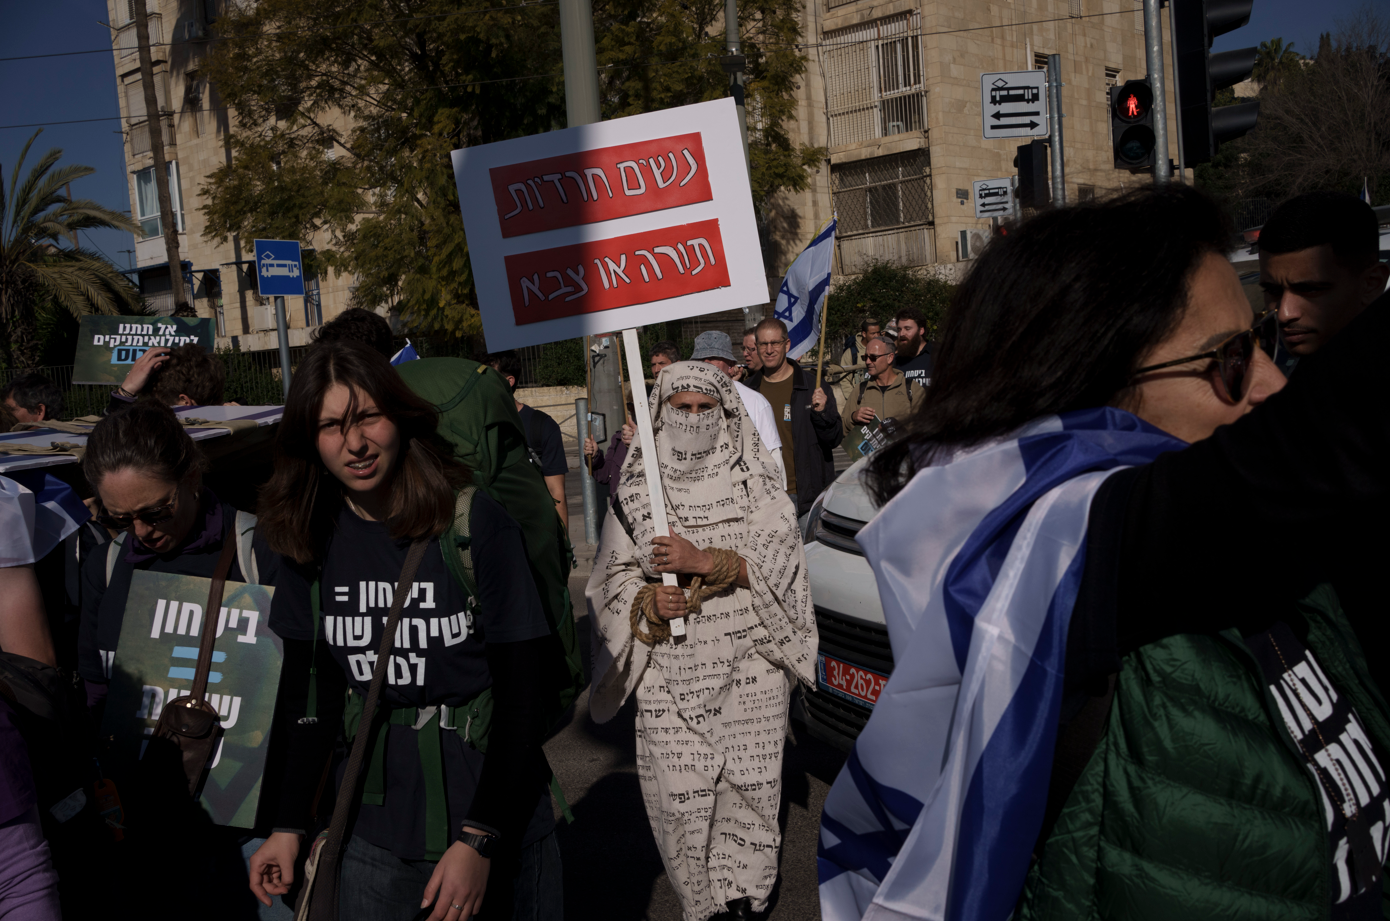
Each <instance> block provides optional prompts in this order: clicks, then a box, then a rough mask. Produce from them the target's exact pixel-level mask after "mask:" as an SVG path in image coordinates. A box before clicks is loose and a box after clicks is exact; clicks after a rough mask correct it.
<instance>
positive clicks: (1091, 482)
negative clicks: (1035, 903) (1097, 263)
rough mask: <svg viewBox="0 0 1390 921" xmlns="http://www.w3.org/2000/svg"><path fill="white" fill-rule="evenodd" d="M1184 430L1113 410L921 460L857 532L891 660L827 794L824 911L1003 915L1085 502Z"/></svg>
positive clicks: (1020, 877) (1050, 728)
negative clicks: (1168, 429) (1171, 430)
mask: <svg viewBox="0 0 1390 921" xmlns="http://www.w3.org/2000/svg"><path fill="white" fill-rule="evenodd" d="M1182 447H1184V444H1183V442H1181V441H1178V440H1177V439H1175V438H1173V437H1172V436H1170V435H1167V434H1165V433H1164V432H1162V431H1159V430H1158V429H1156V428H1154V427H1152V426H1150V425H1149V424H1147V423H1145V422H1143V421H1142V420H1140V419H1139V418H1138V417H1136V416H1133V415H1131V414H1129V413H1127V412H1123V411H1121V410H1117V409H1109V408H1105V409H1094V410H1082V411H1078V412H1074V413H1067V414H1065V415H1062V416H1049V417H1045V418H1043V419H1040V420H1038V421H1036V422H1034V423H1032V424H1030V425H1028V426H1027V427H1025V428H1024V429H1023V430H1021V431H1020V432H1019V433H1018V434H1017V435H1015V436H1014V437H1011V438H1009V439H1008V440H1005V441H999V442H994V443H991V444H988V445H985V446H983V447H978V448H973V449H969V450H966V451H961V452H958V453H957V454H955V455H953V456H951V457H948V458H943V459H941V460H940V461H939V462H938V463H937V464H935V465H933V466H931V467H928V468H926V469H924V470H921V471H919V472H918V473H917V475H916V476H914V477H913V478H912V481H911V482H910V483H908V485H907V486H906V487H905V488H904V489H903V490H902V492H901V493H899V494H898V495H897V496H895V497H894V498H893V499H892V500H891V501H890V502H888V504H887V505H885V506H884V508H883V510H882V512H881V513H880V514H879V515H878V516H877V517H875V518H874V520H873V521H871V522H870V523H869V524H868V525H866V526H865V527H864V529H863V530H862V531H860V532H859V538H858V539H859V544H860V546H861V547H863V548H864V552H865V555H866V556H867V557H868V560H869V563H870V565H871V566H872V567H873V570H874V575H875V577H876V579H877V581H878V591H879V597H880V598H881V599H882V602H883V611H884V615H885V618H886V620H887V625H888V636H889V640H890V642H891V643H892V646H893V661H894V662H895V663H896V666H895V667H894V670H893V674H892V676H891V677H890V678H889V680H888V683H887V685H885V687H884V689H883V691H882V693H881V694H880V695H879V699H878V703H877V704H875V706H874V713H873V716H872V717H871V718H870V720H869V722H868V725H867V726H866V727H865V728H864V731H863V732H862V733H861V734H860V735H859V738H858V740H857V741H856V742H855V745H854V749H853V750H852V751H851V753H850V756H849V759H848V762H847V763H846V765H845V767H844V769H843V770H842V771H841V772H840V776H839V777H838V778H837V779H836V781H835V784H834V786H833V787H832V788H831V790H830V794H829V796H828V797H827V798H826V802H825V810H824V812H823V814H822V817H821V832H820V849H819V853H818V861H817V862H818V865H819V874H820V897H821V913H822V915H823V917H824V918H825V919H826V921H849V919H859V918H865V919H894V921H901V919H935V921H1004V919H1006V918H1008V917H1009V915H1010V913H1011V912H1012V911H1013V909H1014V906H1015V904H1016V902H1017V901H1018V897H1019V894H1020V892H1021V891H1022V887H1023V881H1024V878H1025V876H1026V875H1027V872H1028V866H1029V857H1030V855H1031V853H1032V851H1033V846H1034V844H1035V842H1036V840H1037V836H1038V833H1039V831H1040V829H1041V827H1042V820H1043V810H1044V807H1045V806H1046V804H1047V789H1048V780H1049V778H1050V775H1051V768H1052V756H1053V748H1054V745H1055V743H1056V738H1057V720H1058V713H1059V708H1060V706H1061V700H1062V678H1063V672H1064V668H1065V657H1066V639H1067V625H1068V623H1069V621H1070V618H1071V611H1072V605H1073V603H1074V602H1075V600H1076V594H1077V590H1078V588H1079V586H1080V582H1081V575H1082V571H1083V569H1084V565H1085V541H1086V524H1087V515H1088V513H1089V511H1090V506H1091V499H1092V497H1093V496H1094V495H1095V492H1096V490H1097V488H1099V486H1100V484H1101V483H1102V482H1103V481H1104V480H1105V478H1106V477H1107V476H1109V475H1110V474H1111V473H1113V472H1114V471H1115V470H1117V469H1119V468H1121V467H1126V466H1133V465H1136V464H1144V463H1148V462H1150V461H1152V460H1153V459H1154V458H1156V457H1157V456H1158V455H1159V454H1161V453H1162V452H1164V451H1172V450H1176V449H1179V448H1182Z"/></svg>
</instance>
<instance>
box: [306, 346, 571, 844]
mask: <svg viewBox="0 0 1390 921" xmlns="http://www.w3.org/2000/svg"><path fill="white" fill-rule="evenodd" d="M396 370H397V371H399V372H401V378H402V379H403V380H404V381H405V382H406V384H408V385H409V386H410V388H411V389H412V390H414V391H415V393H416V394H417V395H418V396H420V397H422V398H424V399H426V400H428V401H429V402H431V403H433V404H434V405H435V408H436V410H437V411H438V412H439V429H438V432H439V434H440V435H441V436H442V437H443V438H444V439H445V440H447V441H448V442H449V443H450V444H452V445H453V447H454V456H455V457H456V458H457V459H458V460H459V461H460V462H461V463H463V464H466V465H467V466H468V468H469V469H470V470H472V471H473V483H472V486H471V487H468V488H465V489H463V490H461V491H460V492H459V493H458V496H457V498H456V502H455V507H454V522H453V524H452V525H450V527H449V529H448V530H447V531H446V532H445V533H444V534H442V535H441V536H440V539H439V547H440V550H441V552H442V553H443V555H444V563H445V565H446V566H447V567H448V569H449V572H450V574H451V575H452V576H453V577H454V580H455V581H456V582H457V583H458V584H459V585H461V586H462V587H463V588H464V590H465V591H466V592H467V593H468V596H469V604H470V605H471V604H476V598H477V595H478V593H477V581H476V579H475V578H474V573H473V558H472V554H471V553H470V550H469V543H470V526H469V519H470V515H471V511H472V506H473V502H472V499H473V494H474V491H475V489H477V490H482V491H483V492H485V493H487V494H488V495H489V496H491V497H492V498H493V499H494V500H496V501H497V502H498V503H500V504H501V505H502V507H503V508H505V509H506V510H507V512H508V514H510V515H511V516H512V517H513V518H514V519H516V521H517V523H518V524H519V525H521V530H522V534H523V535H524V537H525V541H526V553H527V557H528V560H529V562H530V566H531V574H532V576H533V577H534V578H535V581H536V589H537V591H538V593H539V595H540V601H541V609H542V611H544V613H545V618H546V621H547V623H549V625H550V630H551V636H552V637H553V638H554V640H555V641H556V644H557V647H558V650H557V651H558V653H559V654H560V655H561V656H562V658H563V661H564V663H565V668H564V672H563V673H562V674H557V675H556V676H555V677H556V680H555V683H554V685H553V692H554V693H553V695H552V696H551V701H552V703H551V706H550V707H549V708H548V709H547V713H546V729H547V731H553V730H554V729H555V728H556V727H557V726H558V725H559V723H560V721H561V720H562V719H563V718H564V715H565V713H566V711H567V710H568V709H569V708H570V706H571V705H573V703H574V701H575V700H576V699H577V698H578V697H579V694H580V693H581V692H582V691H583V690H584V688H585V687H586V686H587V685H588V679H587V678H586V677H585V675H584V665H583V660H582V658H581V656H580V652H579V641H578V635H577V632H576V630H575V624H574V608H573V604H572V602H571V599H570V592H569V573H570V570H571V569H573V567H574V553H573V548H572V547H571V545H570V542H569V537H568V536H567V534H566V533H565V529H564V526H563V525H562V524H561V522H560V518H559V516H558V515H556V514H555V503H554V500H553V499H552V498H551V496H550V493H549V492H548V491H547V490H546V488H545V480H544V479H543V478H542V477H541V474H540V471H539V470H538V469H537V468H536V467H535V466H534V465H533V464H532V463H531V462H530V456H529V453H528V449H527V445H526V438H525V435H524V433H523V430H522V425H521V417H520V416H519V415H518V414H517V411H516V401H515V400H514V399H513V397H512V394H511V391H510V389H509V388H508V387H507V383H506V381H505V380H503V379H502V377H501V375H499V374H498V373H497V372H496V371H493V370H492V369H491V368H489V367H488V366H486V365H481V364H479V363H478V362H475V361H468V360H466V359H461V358H425V359H419V360H417V361H410V362H406V363H404V364H402V365H399V366H397V369H396ZM311 605H312V609H313V616H314V641H315V643H317V641H318V634H319V621H320V618H321V615H322V607H321V606H320V603H319V583H318V582H315V583H314V584H313V587H312V589H311ZM557 671H558V670H557ZM314 678H315V676H314V669H313V668H312V667H311V669H310V683H309V700H308V708H307V712H306V716H305V718H306V720H315V719H317V687H316V685H317V682H316V681H315V680H314ZM362 704H363V700H362V696H361V695H360V694H355V693H352V692H349V694H348V700H347V705H346V708H345V710H344V714H343V721H344V730H345V732H346V734H347V735H348V737H349V738H351V737H352V736H353V735H355V734H356V732H357V729H358V723H359V721H360V717H361V712H362ZM434 720H438V721H439V725H440V727H441V728H444V729H448V730H451V731H455V732H457V733H459V734H460V735H461V736H463V739H464V741H465V742H467V743H468V744H469V745H470V746H472V747H473V748H475V749H477V750H478V751H480V752H486V751H487V740H488V731H489V729H490V728H491V726H492V690H491V688H489V689H487V690H484V691H483V692H482V693H481V694H479V695H478V696H477V697H475V698H473V699H472V700H470V701H468V702H467V703H465V704H464V705H463V706H460V707H455V708H434V707H430V708H427V710H426V711H420V712H418V713H415V712H410V711H405V710H399V711H390V713H389V715H388V716H387V717H386V719H385V721H384V722H383V724H382V725H381V726H380V727H378V730H377V732H378V738H377V740H376V744H375V745H374V746H373V751H372V763H371V765H370V766H369V767H368V769H367V777H366V782H365V787H364V795H363V802H366V803H371V804H375V805H380V804H381V803H382V802H383V801H384V799H383V794H384V754H385V745H384V741H385V740H384V735H385V732H386V727H387V724H391V725H397V724H398V725H405V726H412V728H414V729H416V730H422V729H427V728H428V727H429V724H430V723H431V722H433V721H434ZM420 743H421V767H422V769H423V770H424V773H425V784H426V811H427V812H429V813H431V815H430V816H428V817H427V819H426V851H427V857H428V858H429V859H434V860H437V859H439V856H440V855H441V854H442V853H443V850H444V849H445V848H447V846H448V843H447V838H446V837H445V835H446V830H445V828H444V819H445V817H444V816H443V811H444V800H443V773H442V772H443V765H442V763H441V761H440V753H439V746H438V735H437V734H435V733H432V732H422V733H421V734H420ZM551 791H552V793H554V795H555V798H556V800H557V801H558V802H559V804H560V807H561V809H562V811H563V812H564V814H565V817H566V819H567V820H569V821H573V817H572V815H571V814H570V810H569V806H568V804H567V803H566V802H565V798H564V794H563V793H562V792H561V791H560V788H559V783H558V782H557V781H556V779H555V778H554V777H552V778H551Z"/></svg>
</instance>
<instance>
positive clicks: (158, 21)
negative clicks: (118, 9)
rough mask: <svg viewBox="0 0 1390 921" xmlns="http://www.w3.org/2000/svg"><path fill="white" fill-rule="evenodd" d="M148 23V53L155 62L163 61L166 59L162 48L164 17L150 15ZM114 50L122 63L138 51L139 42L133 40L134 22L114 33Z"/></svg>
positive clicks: (154, 14) (155, 14)
mask: <svg viewBox="0 0 1390 921" xmlns="http://www.w3.org/2000/svg"><path fill="white" fill-rule="evenodd" d="M148 22H149V27H150V53H151V54H153V55H154V56H155V58H156V59H157V60H163V59H164V58H165V57H167V55H166V54H165V49H164V47H163V44H164V17H162V16H161V15H159V14H158V13H150V15H149V19H148ZM116 50H117V51H118V52H119V54H120V56H121V62H122V63H125V59H126V58H128V57H131V56H133V55H135V54H137V53H138V52H139V51H140V42H139V41H138V40H137V39H136V38H135V23H134V22H128V23H126V24H125V25H123V26H121V28H120V31H118V32H117V33H116Z"/></svg>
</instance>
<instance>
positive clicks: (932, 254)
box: [836, 224, 936, 275]
mask: <svg viewBox="0 0 1390 921" xmlns="http://www.w3.org/2000/svg"><path fill="white" fill-rule="evenodd" d="M933 229H934V228H933V227H932V226H931V225H927V224H923V225H920V226H917V227H895V228H893V229H891V230H880V231H876V232H873V233H865V234H858V235H856V236H853V237H841V238H840V239H839V240H838V241H836V245H838V246H839V248H840V271H842V272H844V274H846V275H858V274H860V273H861V272H863V271H864V270H865V269H866V268H868V267H869V265H871V264H872V263H875V262H891V263H893V264H895V265H902V266H922V265H931V264H932V263H934V262H936V245H935V236H934V235H933V233H932V231H933Z"/></svg>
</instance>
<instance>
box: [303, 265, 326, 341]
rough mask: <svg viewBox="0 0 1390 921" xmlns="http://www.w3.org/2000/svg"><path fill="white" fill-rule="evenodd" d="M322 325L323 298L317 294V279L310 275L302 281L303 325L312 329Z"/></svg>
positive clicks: (315, 276)
mask: <svg viewBox="0 0 1390 921" xmlns="http://www.w3.org/2000/svg"><path fill="white" fill-rule="evenodd" d="M321 323H323V296H322V295H321V294H320V293H319V278H318V276H317V275H312V276H310V277H309V278H307V279H305V281H304V325H305V326H306V327H309V328H313V327H315V326H318V325H319V324H321Z"/></svg>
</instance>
